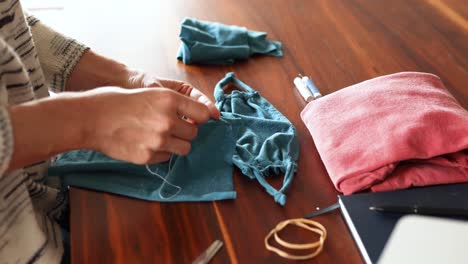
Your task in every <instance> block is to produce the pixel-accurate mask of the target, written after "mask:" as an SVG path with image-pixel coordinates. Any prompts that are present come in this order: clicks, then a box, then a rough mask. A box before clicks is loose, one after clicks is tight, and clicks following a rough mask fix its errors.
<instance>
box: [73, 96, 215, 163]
mask: <svg viewBox="0 0 468 264" xmlns="http://www.w3.org/2000/svg"><path fill="white" fill-rule="evenodd" d="M79 96H80V97H82V100H83V102H84V104H85V109H88V110H87V112H86V113H84V114H86V115H87V116H88V117H89V122H88V124H89V127H87V128H85V138H86V141H85V144H86V145H88V146H89V148H91V149H95V150H98V151H100V152H103V153H105V154H107V155H108V156H110V157H112V158H114V159H119V160H125V161H129V162H132V163H136V164H146V163H157V162H161V161H166V160H168V159H169V158H170V155H171V153H175V154H177V155H186V154H188V153H189V152H190V149H191V143H190V142H191V141H192V140H193V139H195V137H196V136H197V132H198V127H197V126H198V125H199V124H202V123H205V122H206V121H207V120H208V119H209V118H210V111H209V109H208V107H207V106H206V105H205V104H203V103H201V102H199V101H196V100H195V99H192V98H190V97H188V96H186V95H183V94H180V93H178V92H175V91H173V90H171V89H167V88H140V89H132V90H128V89H122V88H117V87H105V88H98V89H94V90H90V91H87V92H83V93H81V94H80V95H79ZM182 117H185V118H182ZM188 120H190V121H188Z"/></svg>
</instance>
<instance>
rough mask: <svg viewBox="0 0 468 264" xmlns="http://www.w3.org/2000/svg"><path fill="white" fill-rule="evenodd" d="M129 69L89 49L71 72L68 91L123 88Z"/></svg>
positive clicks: (67, 86) (66, 88)
mask: <svg viewBox="0 0 468 264" xmlns="http://www.w3.org/2000/svg"><path fill="white" fill-rule="evenodd" d="M129 72H130V71H129V69H128V68H127V67H126V66H125V65H124V64H121V63H119V62H117V61H115V60H112V59H109V58H106V57H104V56H101V55H99V54H97V53H95V52H94V51H92V50H90V49H88V50H87V51H85V53H83V56H81V59H80V60H79V61H78V63H77V64H76V66H75V67H74V69H73V71H72V72H71V74H70V76H69V78H68V80H67V84H66V87H65V90H66V91H85V90H90V89H94V88H97V87H102V86H121V83H124V82H126V79H125V78H128V75H129Z"/></svg>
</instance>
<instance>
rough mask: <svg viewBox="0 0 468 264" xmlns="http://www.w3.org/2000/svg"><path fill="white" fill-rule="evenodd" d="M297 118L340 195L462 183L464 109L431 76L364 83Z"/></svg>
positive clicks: (466, 172)
mask: <svg viewBox="0 0 468 264" xmlns="http://www.w3.org/2000/svg"><path fill="white" fill-rule="evenodd" d="M301 117H302V120H303V121H304V123H305V125H306V126H307V128H308V129H309V131H310V133H311V135H312V138H313V139H314V142H315V145H316V147H317V150H318V152H319V154H320V157H321V158H322V161H323V163H324V164H325V167H326V169H327V172H328V174H329V175H330V178H331V180H332V181H333V183H334V185H335V187H336V189H337V190H338V191H341V192H343V193H344V194H351V193H354V192H358V191H362V190H366V189H369V188H371V190H372V191H386V190H396V189H404V188H408V187H411V186H425V185H434V184H446V183H456V182H468V111H467V110H465V109H464V108H463V107H461V106H460V104H459V103H458V102H457V101H456V100H455V98H454V97H453V96H452V95H451V94H450V93H449V92H448V91H447V89H446V88H445V87H444V85H443V84H442V82H441V80H440V79H439V77H437V76H435V75H432V74H427V73H417V72H403V73H397V74H392V75H387V76H382V77H378V78H374V79H371V80H367V81H364V82H362V83H358V84H355V85H352V86H349V87H347V88H344V89H342V90H339V91H337V92H334V93H332V94H330V95H327V96H324V97H322V98H320V99H318V100H316V101H312V102H310V103H309V104H308V105H307V106H306V107H305V109H304V110H303V111H302V113H301Z"/></svg>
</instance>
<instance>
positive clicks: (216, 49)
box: [177, 18, 283, 65]
mask: <svg viewBox="0 0 468 264" xmlns="http://www.w3.org/2000/svg"><path fill="white" fill-rule="evenodd" d="M266 36H267V33H265V32H259V31H252V30H247V29H246V28H244V27H238V26H231V25H225V24H221V23H216V22H208V21H202V20H197V19H194V18H185V19H184V20H183V21H182V25H181V30H180V35H179V37H180V40H181V41H182V44H181V46H180V48H179V52H178V54H177V59H179V60H182V61H183V63H185V64H195V63H200V64H221V65H223V64H232V63H234V61H235V60H238V59H247V58H248V57H250V56H252V55H253V54H265V55H270V56H276V57H281V56H283V52H282V51H281V47H282V44H281V42H279V41H272V40H267V39H266Z"/></svg>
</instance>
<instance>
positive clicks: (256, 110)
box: [214, 72, 299, 205]
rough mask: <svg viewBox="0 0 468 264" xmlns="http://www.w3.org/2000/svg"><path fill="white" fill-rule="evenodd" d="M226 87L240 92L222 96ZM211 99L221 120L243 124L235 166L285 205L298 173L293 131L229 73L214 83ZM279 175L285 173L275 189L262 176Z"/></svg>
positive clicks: (280, 116)
mask: <svg viewBox="0 0 468 264" xmlns="http://www.w3.org/2000/svg"><path fill="white" fill-rule="evenodd" d="M228 84H234V85H236V86H237V87H239V88H241V89H242V90H243V91H239V90H235V91H233V92H232V93H231V94H225V93H224V90H223V88H224V86H226V85H228ZM214 97H215V99H216V106H217V107H218V109H219V110H220V111H221V115H222V116H223V117H227V118H239V120H240V122H241V123H242V125H241V126H240V128H239V129H240V130H239V137H238V139H237V143H236V144H237V146H236V150H235V153H234V156H233V162H234V165H236V166H237V167H239V168H240V169H241V171H242V173H243V174H245V175H246V176H248V177H250V178H251V179H257V181H258V182H259V183H260V184H261V185H262V186H263V187H264V188H265V189H266V191H267V192H268V193H269V194H270V195H272V196H273V197H274V198H275V201H276V202H277V203H279V204H281V205H284V204H285V203H286V196H285V194H284V192H285V191H286V190H287V189H288V187H289V186H290V184H291V181H292V179H293V176H294V173H295V172H296V170H297V160H298V157H299V144H298V140H297V133H296V128H295V127H294V126H293V124H292V123H291V122H290V121H289V120H288V119H287V118H286V117H285V116H283V115H282V114H281V113H280V112H279V111H278V110H277V109H276V108H275V107H274V106H273V105H271V104H270V103H269V102H268V101H267V100H266V99H265V98H263V97H262V96H260V94H259V93H258V92H257V91H255V90H254V89H252V88H250V87H249V86H248V85H246V84H245V83H243V82H242V81H240V80H239V79H237V78H236V77H235V75H234V73H232V72H231V73H228V74H226V76H225V78H224V79H222V80H221V81H220V82H218V84H216V87H215V90H214ZM281 173H284V180H283V186H282V187H281V189H280V190H276V189H275V188H273V187H272V186H271V185H270V184H269V183H268V182H267V181H266V179H265V177H267V176H269V175H279V174H281Z"/></svg>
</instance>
